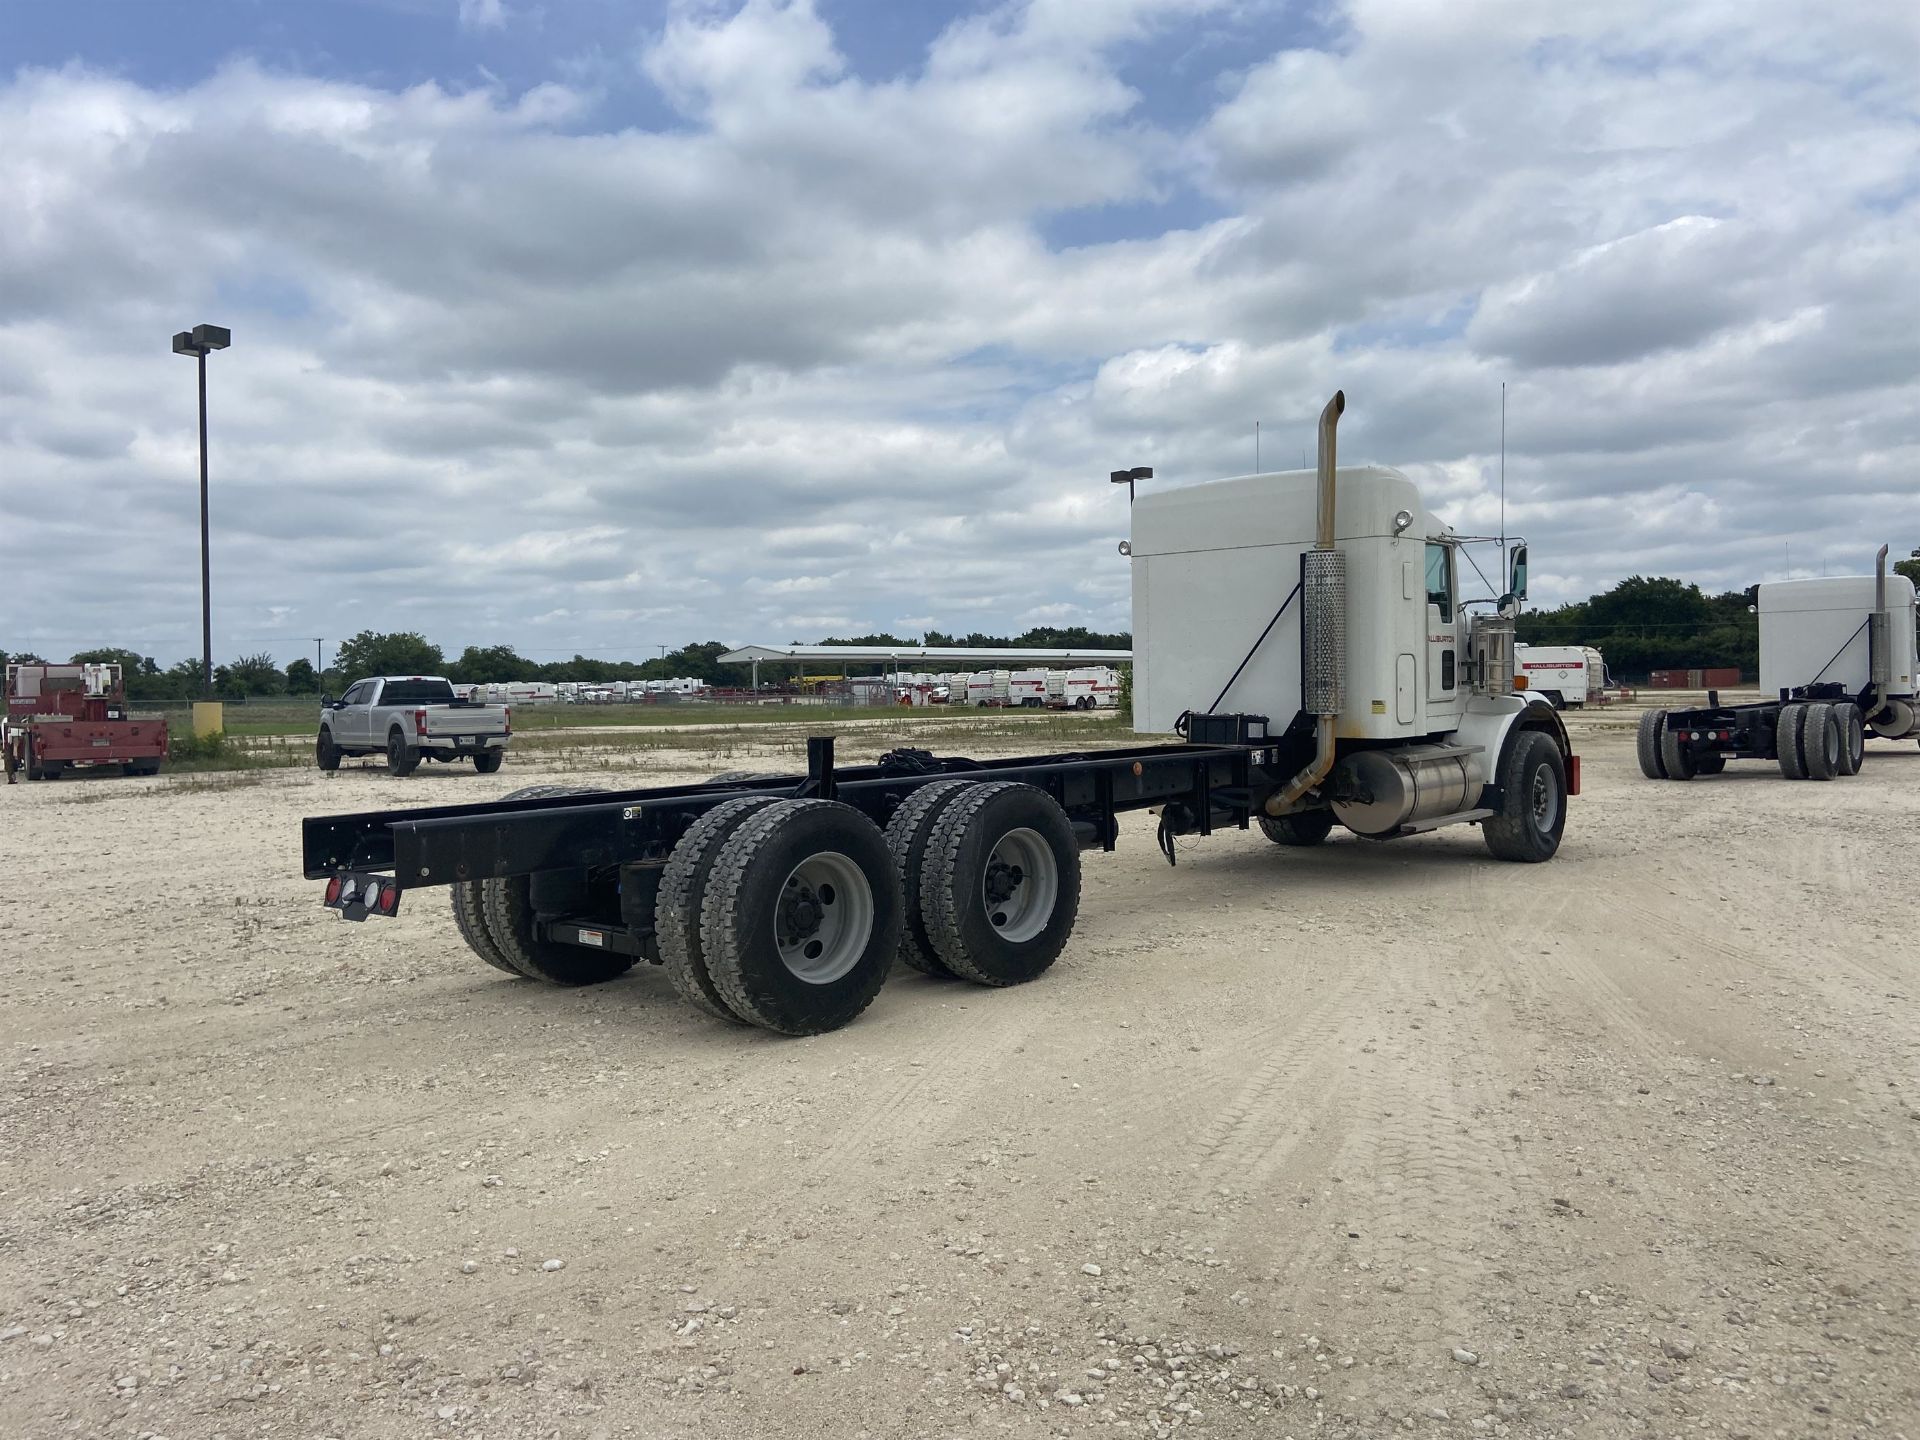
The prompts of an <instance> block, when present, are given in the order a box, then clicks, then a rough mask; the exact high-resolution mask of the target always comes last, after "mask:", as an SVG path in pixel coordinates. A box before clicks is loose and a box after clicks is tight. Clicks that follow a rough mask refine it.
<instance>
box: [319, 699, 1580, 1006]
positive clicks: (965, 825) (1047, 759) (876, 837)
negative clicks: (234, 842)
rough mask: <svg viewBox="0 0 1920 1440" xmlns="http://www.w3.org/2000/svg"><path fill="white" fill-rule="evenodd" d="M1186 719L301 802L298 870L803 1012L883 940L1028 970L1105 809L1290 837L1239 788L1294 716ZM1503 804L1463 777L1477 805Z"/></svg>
mask: <svg viewBox="0 0 1920 1440" xmlns="http://www.w3.org/2000/svg"><path fill="white" fill-rule="evenodd" d="M1204 719H1205V725H1204V726H1203V727H1197V728H1200V729H1201V730H1202V734H1201V735H1200V736H1199V737H1196V738H1195V739H1191V740H1190V741H1189V743H1186V744H1163V745H1147V746H1135V747H1127V748H1122V749H1115V750H1103V751H1095V752H1082V753H1071V754H1056V755H1034V756H1026V757H1020V758H1014V759H1004V760H995V761H988V762H982V761H974V760H969V759H963V758H958V757H947V758H936V757H934V756H933V755H931V754H928V753H927V752H925V751H916V750H900V751H894V752H892V753H890V754H888V755H886V756H883V757H882V758H881V761H880V763H878V764H874V765H862V766H847V767H841V766H837V765H836V764H835V763H834V755H833V741H832V739H831V738H824V737H820V738H813V739H810V740H809V741H808V742H807V771H806V774H804V775H779V776H775V775H729V776H722V777H717V778H716V779H714V780H711V781H707V782H704V783H700V784H690V785H668V786H659V787H653V788H648V789H641V790H625V791H611V792H600V791H578V790H569V789H566V788H564V787H557V786H545V787H535V788H533V789H532V790H529V791H525V792H521V793H520V794H519V795H517V796H510V797H508V798H506V799H504V800H497V801H492V802H487V803H480V804H467V805H450V806H439V807H434V808H431V809H418V810H398V811H384V812H372V813H363V814H353V815H334V816H323V817H315V818H310V819H308V820H305V821H304V822H303V823H302V833H301V842H302V868H303V873H304V874H305V875H306V877H307V878H308V879H311V880H324V881H326V882H327V891H326V900H325V903H326V904H327V906H328V907H329V908H332V909H334V910H337V911H339V912H340V913H341V914H342V915H343V916H344V917H345V918H347V919H349V920H364V919H367V918H369V917H384V916H391V915H394V914H395V913H397V911H398V910H399V907H400V904H401V901H402V898H403V896H405V895H407V894H410V893H412V892H413V891H416V890H422V889H427V888H432V887H443V886H444V887H449V888H450V889H451V891H452V901H453V914H454V919H455V922H456V924H457V926H458V928H459V930H460V932H461V934H462V937H463V938H464V939H465V940H466V941H467V943H468V944H469V946H470V947H471V948H472V949H473V950H474V951H475V952H476V953H477V954H478V955H479V956H480V958H481V959H483V960H486V961H487V962H488V963H489V964H492V965H494V966H495V967H496V968H498V969H501V970H503V971H506V972H507V973H509V974H516V975H521V976H526V977H529V978H534V979H541V980H547V981H551V982H554V983H558V984H568V985H576V984H589V983H595V982H597V981H601V980H608V979H612V978H614V977H615V976H617V975H619V974H621V973H624V972H625V971H626V970H627V969H629V968H631V967H632V966H633V965H634V964H636V963H647V964H650V965H658V966H663V967H665V968H666V970H667V972H668V974H669V976H670V977H671V978H672V980H673V983H674V987H675V989H676V990H677V991H679V993H680V994H681V995H682V996H683V998H686V999H687V1000H689V1001H690V1002H692V1003H693V1004H695V1005H696V1006H698V1007H699V1008H701V1009H704V1010H707V1011H708V1012H710V1013H711V1014H713V1015H715V1016H716V1017H718V1018H721V1019H727V1020H734V1021H744V1022H747V1023H754V1024H759V1025H763V1026H766V1027H767V1028H770V1029H774V1030H777V1031H780V1032H783V1033H787V1034H813V1033H818V1032H819V1031H822V1030H828V1029H833V1028H837V1027H838V1026H839V1025H843V1024H845V1023H847V1022H848V1021H849V1020H851V1019H852V1018H853V1017H854V1016H855V1015H857V1014H858V1013H859V1012H860V1011H861V1010H862V1009H864V1008H865V1006H866V1004H867V1003H869V1002H870V1001H871V999H872V998H873V995H874V994H875V993H877V991H878V989H879V987H880V983H881V982H882V981H883V980H884V978H885V975H886V972H887V971H888V970H890V969H891V967H892V963H893V961H894V959H895V958H896V956H897V957H899V958H901V959H903V960H905V961H906V963H908V964H909V965H911V966H913V967H914V968H917V969H921V970H923V971H925V972H927V973H929V974H935V975H949V976H953V977H956V978H959V979H965V980H971V981H973V982H975V983H978V984H986V985H1009V984H1016V983H1020V982H1022V981H1025V980H1028V979H1032V978H1033V977H1034V976H1036V975H1038V974H1040V973H1041V972H1042V971H1044V970H1045V969H1046V968H1047V966H1048V965H1050V964H1051V963H1052V961H1053V960H1054V959H1055V958H1056V957H1057V956H1058V954H1059V953H1060V951H1061V950H1062V949H1063V948H1064V946H1065V944H1066V941H1067V938H1068V936H1069V935H1070V933H1071V931H1072V928H1073V922H1074V920H1075V918H1076V916H1077V911H1078V905H1079V893H1080V869H1079V865H1080V860H1079V857H1080V853H1081V852H1082V851H1084V850H1088V849H1100V850H1112V849H1114V848H1115V843H1116V840H1117V838H1118V834H1119V825H1118V817H1119V815H1120V814H1122V813H1124V812H1126V811H1131V810H1141V809H1147V808H1151V807H1157V808H1158V809H1159V812H1160V844H1161V848H1162V851H1163V853H1165V854H1166V855H1167V858H1168V859H1169V860H1170V861H1171V860H1173V858H1174V838H1175V837H1176V836H1180V835H1193V834H1198V835H1208V834H1211V833H1212V832H1213V831H1215V830H1217V829H1221V828H1226V827H1235V828H1239V829H1246V828H1248V826H1249V824H1250V823H1251V822H1252V821H1254V820H1256V819H1261V820H1262V822H1263V823H1262V828H1263V830H1266V831H1267V833H1268V834H1269V836H1270V837H1272V838H1275V839H1276V840H1279V841H1280V843H1301V842H1300V841H1299V840H1298V839H1297V838H1293V837H1292V835H1291V832H1289V834H1288V836H1287V838H1282V836H1281V835H1280V834H1277V833H1276V832H1275V831H1274V830H1273V829H1272V828H1270V825H1271V822H1270V821H1269V820H1267V819H1265V818H1264V817H1263V812H1262V810H1261V803H1262V800H1263V799H1264V798H1265V797H1266V796H1267V795H1269V794H1271V793H1272V792H1273V791H1274V790H1275V789H1276V788H1277V787H1278V786H1279V785H1280V784H1281V783H1282V782H1283V781H1284V780H1285V778H1286V777H1287V776H1289V775H1292V774H1294V773H1296V772H1297V770H1298V768H1299V766H1300V764H1301V763H1302V757H1303V756H1304V755H1306V754H1308V753H1310V747H1311V745H1312V743H1313V741H1312V737H1311V734H1310V732H1308V731H1306V730H1304V729H1303V728H1302V727H1300V726H1298V725H1296V726H1295V727H1293V728H1291V729H1290V730H1289V731H1288V732H1286V733H1283V734H1269V733H1268V731H1267V722H1266V720H1265V718H1264V717H1260V716H1239V715H1236V716H1225V715H1221V716H1208V717H1204ZM1503 803H1504V797H1503V796H1502V795H1501V794H1500V793H1499V791H1498V789H1497V787H1494V786H1487V787H1485V789H1484V790H1483V792H1482V794H1481V796H1480V804H1481V806H1482V807H1487V806H1491V807H1493V808H1492V809H1489V810H1487V811H1486V813H1487V814H1493V813H1495V812H1496V811H1497V810H1498V809H1499V807H1500V806H1501V805H1502V804H1503ZM1478 813H1479V812H1476V814H1478ZM1427 828H1430V827H1429V826H1427V825H1408V826H1406V827H1404V828H1403V829H1402V830H1401V831H1399V832H1397V833H1402V834H1413V833H1418V832H1419V831H1421V830H1424V829H1427ZM1556 834H1557V831H1556ZM1324 835H1325V827H1322V828H1321V829H1320V830H1319V831H1318V833H1317V835H1315V836H1314V838H1323V837H1324Z"/></svg>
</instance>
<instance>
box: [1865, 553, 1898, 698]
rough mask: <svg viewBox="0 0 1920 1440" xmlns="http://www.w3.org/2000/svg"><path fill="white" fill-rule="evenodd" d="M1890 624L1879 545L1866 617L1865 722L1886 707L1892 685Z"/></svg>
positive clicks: (1884, 555)
mask: <svg viewBox="0 0 1920 1440" xmlns="http://www.w3.org/2000/svg"><path fill="white" fill-rule="evenodd" d="M1892 625H1893V617H1892V616H1891V615H1889V614H1888V613H1887V547H1886V546H1885V545H1882V546H1881V547H1880V553H1879V554H1878V555H1876V556H1874V558H1873V613H1872V614H1871V615H1869V616H1867V682H1868V687H1869V688H1870V689H1871V690H1872V691H1873V703H1872V705H1871V706H1869V707H1868V710H1867V718H1868V719H1869V720H1871V719H1872V718H1873V717H1874V716H1875V715H1877V714H1879V713H1880V712H1881V711H1882V710H1884V709H1885V708H1886V705H1887V691H1888V690H1889V689H1890V688H1891V687H1892V684H1893V654H1892V651H1891V649H1890V648H1889V636H1890V635H1891V633H1892Z"/></svg>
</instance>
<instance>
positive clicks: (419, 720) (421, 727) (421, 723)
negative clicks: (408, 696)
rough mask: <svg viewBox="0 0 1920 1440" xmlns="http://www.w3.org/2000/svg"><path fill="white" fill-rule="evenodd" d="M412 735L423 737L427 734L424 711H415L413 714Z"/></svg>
mask: <svg viewBox="0 0 1920 1440" xmlns="http://www.w3.org/2000/svg"><path fill="white" fill-rule="evenodd" d="M413 733H414V734H416V735H424V734H426V733H427V712H426V711H424V710H416V711H414V712H413Z"/></svg>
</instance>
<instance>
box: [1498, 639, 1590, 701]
mask: <svg viewBox="0 0 1920 1440" xmlns="http://www.w3.org/2000/svg"><path fill="white" fill-rule="evenodd" d="M1513 666H1514V670H1513V673H1514V675H1515V677H1516V678H1520V677H1524V678H1525V679H1526V682H1527V684H1526V690H1527V693H1528V694H1530V695H1538V696H1540V697H1541V698H1542V699H1543V700H1545V701H1546V702H1547V703H1548V704H1549V705H1551V706H1553V708H1554V709H1556V710H1579V709H1581V708H1582V707H1584V706H1585V705H1586V703H1587V701H1588V700H1590V699H1591V700H1593V701H1595V702H1596V703H1605V699H1606V693H1607V662H1606V661H1605V660H1604V659H1603V658H1601V655H1600V652H1599V651H1598V650H1596V649H1594V648H1593V647H1592V646H1591V645H1526V644H1519V645H1515V646H1514V647H1513Z"/></svg>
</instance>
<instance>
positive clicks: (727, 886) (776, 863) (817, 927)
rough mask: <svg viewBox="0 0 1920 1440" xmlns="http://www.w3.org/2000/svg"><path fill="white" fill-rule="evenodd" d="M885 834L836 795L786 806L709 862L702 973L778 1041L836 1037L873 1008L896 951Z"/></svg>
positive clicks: (893, 883)
mask: <svg viewBox="0 0 1920 1440" xmlns="http://www.w3.org/2000/svg"><path fill="white" fill-rule="evenodd" d="M902 908H903V907H902V905H901V903H900V881H899V878H898V877H897V876H896V875H895V874H894V870H893V857H892V856H891V855H890V854H888V853H887V841H886V837H885V836H884V835H882V834H881V833H880V827H879V826H878V825H875V824H874V823H873V822H872V821H871V820H869V819H868V818H867V817H866V816H865V815H862V814H861V813H860V812H859V811H858V810H855V809H854V808H853V807H852V806H850V805H842V804H840V803H839V802H837V801H832V800H780V801H777V802H776V803H775V804H773V805H769V806H767V807H765V808H764V809H762V810H759V811H757V812H755V813H754V814H752V815H750V816H748V817H747V821H746V823H745V824H743V825H741V826H740V828H739V829H737V830H735V831H734V832H733V834H732V835H731V836H729V837H728V838H727V841H726V843H725V844H724V845H722V846H721V848H720V853H719V854H718V855H717V856H716V857H715V858H714V862H713V869H712V872H711V873H710V874H709V875H708V876H707V888H706V895H705V897H704V899H703V901H702V904H701V914H700V945H701V949H702V951H703V952H704V953H705V955H706V961H707V973H708V974H709V975H711V976H712V978H713V984H714V988H715V989H716V990H717V991H718V992H719V994H720V998H721V999H723V1000H725V1001H726V1003H727V1008H728V1009H730V1010H732V1011H733V1012H734V1013H735V1014H737V1015H739V1016H740V1018H741V1019H743V1020H748V1021H751V1022H752V1023H753V1024H755V1025H761V1026H764V1027H766V1028H767V1029H769V1030H775V1031H778V1032H779V1033H781V1034H783V1035H818V1034H821V1033H823V1032H824V1031H828V1030H837V1029H839V1028H840V1027H841V1026H842V1025H845V1024H847V1023H848V1022H849V1021H851V1020H853V1019H854V1018H855V1017H856V1016H858V1015H859V1014H860V1012H861V1011H863V1010H865V1009H866V1008H867V1006H869V1005H871V1004H872V1003H873V997H874V996H875V995H877V994H879V993H880V987H881V985H883V984H884V983H885V982H886V978H887V972H888V971H889V970H891V969H892V968H893V958H894V955H895V954H896V953H897V952H898V951H899V949H900V912H901V910H902Z"/></svg>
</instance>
